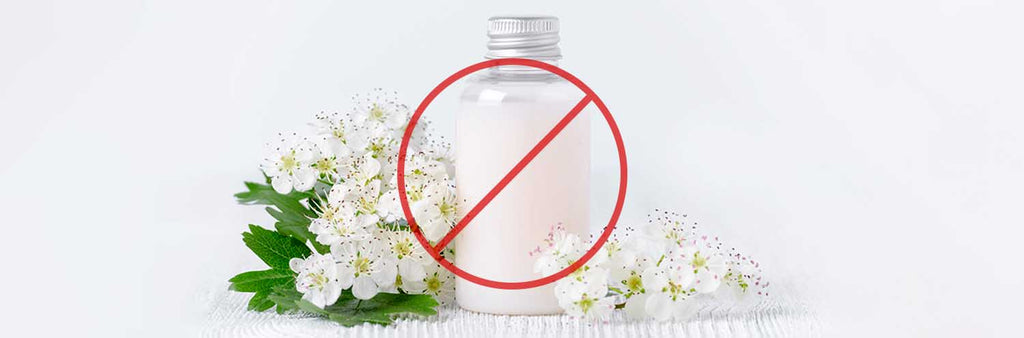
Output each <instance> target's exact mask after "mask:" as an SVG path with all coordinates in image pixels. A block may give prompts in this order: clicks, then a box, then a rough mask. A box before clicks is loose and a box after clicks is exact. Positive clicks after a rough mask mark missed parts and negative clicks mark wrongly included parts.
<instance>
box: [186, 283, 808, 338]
mask: <svg viewBox="0 0 1024 338" xmlns="http://www.w3.org/2000/svg"><path fill="white" fill-rule="evenodd" d="M776 286H777V284H776V285H773V292H774V293H773V294H772V296H771V297H770V298H767V299H765V300H764V301H762V302H760V303H759V304H756V305H752V306H746V307H745V308H742V309H741V308H737V307H730V306H725V305H723V304H705V305H704V306H703V308H702V309H701V311H700V312H699V313H698V314H697V315H696V316H695V317H694V318H692V319H691V320H688V321H685V322H655V321H632V320H627V319H626V318H624V316H623V314H622V311H616V314H615V315H614V316H613V317H612V318H610V319H609V320H607V321H602V322H591V321H585V320H580V319H574V318H570V317H568V316H564V315H562V316H498V315H489V314H480V313H474V312H469V311H465V310H462V309H460V308H458V307H455V306H448V307H444V308H441V309H439V311H438V312H439V313H438V315H437V316H433V317H429V318H416V319H399V320H397V321H396V322H395V323H394V324H393V325H390V326H387V327H384V326H380V325H371V324H364V325H361V326H356V327H351V328H346V327H343V326H341V325H338V324H336V323H334V322H331V321H328V320H325V319H321V318H316V317H311V316H305V315H298V314H290V315H278V314H276V313H274V312H273V311H267V312H263V313H257V312H252V311H247V310H246V302H247V301H248V299H249V296H250V294H243V293H237V292H232V291H227V285H226V284H224V285H219V286H218V288H216V289H215V290H210V291H209V292H208V293H206V294H204V295H203V296H202V297H203V298H204V299H201V300H200V301H201V302H205V303H206V304H209V307H208V309H207V312H208V313H207V315H206V318H205V323H204V325H203V336H209V337H488V338H500V337H616V338H625V337H723V336H724V337H732V336H737V337H760V336H785V337H794V336H796V337H800V336H816V335H818V334H819V331H820V325H819V324H818V321H817V318H816V317H815V316H814V314H813V312H812V311H810V310H809V309H808V307H807V306H806V305H805V304H804V303H803V302H801V301H799V298H797V297H793V296H791V295H792V294H791V293H784V292H780V291H785V290H779V289H778V288H776Z"/></svg>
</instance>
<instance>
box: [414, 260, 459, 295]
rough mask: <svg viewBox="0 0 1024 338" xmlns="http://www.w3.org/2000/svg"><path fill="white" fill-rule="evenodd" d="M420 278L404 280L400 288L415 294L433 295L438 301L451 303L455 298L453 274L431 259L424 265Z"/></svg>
mask: <svg viewBox="0 0 1024 338" xmlns="http://www.w3.org/2000/svg"><path fill="white" fill-rule="evenodd" d="M423 271H424V275H423V278H421V279H416V280H413V279H410V280H404V279H403V282H402V283H403V284H402V289H403V290H405V291H407V292H410V293H416V294H424V295H431V296H434V299H436V300H437V301H438V303H441V304H442V305H444V304H451V303H452V301H454V300H455V275H454V274H452V273H451V272H450V271H448V270H446V269H445V268H443V267H441V266H440V265H438V264H437V263H436V262H433V261H431V262H430V264H427V265H425V266H424V270H423Z"/></svg>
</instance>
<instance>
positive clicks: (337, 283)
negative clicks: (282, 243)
mask: <svg viewBox="0 0 1024 338" xmlns="http://www.w3.org/2000/svg"><path fill="white" fill-rule="evenodd" d="M288 266H289V267H290V268H291V269H292V271H295V273H297V274H298V275H297V276H296V277H295V290H297V291H299V292H300V293H302V299H303V300H306V301H309V302H310V303H313V305H316V306H317V307H319V308H323V307H324V306H328V305H331V304H334V302H335V301H337V300H338V296H340V295H341V290H343V289H346V288H348V286H347V285H345V284H344V283H343V282H342V281H341V280H339V274H338V266H337V265H336V264H335V263H334V258H333V257H332V256H331V254H329V253H328V254H324V255H321V254H318V253H313V254H312V255H310V256H309V257H306V258H305V259H302V258H292V259H291V260H290V261H289V262H288Z"/></svg>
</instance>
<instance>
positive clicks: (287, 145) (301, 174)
mask: <svg viewBox="0 0 1024 338" xmlns="http://www.w3.org/2000/svg"><path fill="white" fill-rule="evenodd" d="M278 136H279V138H278V140H277V142H275V143H273V144H270V145H268V146H267V154H266V156H265V157H264V158H263V163H261V164H260V167H261V169H263V173H264V174H265V175H267V176H268V177H270V184H271V186H273V187H274V190H275V191H277V192H278V193H282V194H287V193H289V192H291V191H292V188H294V189H295V190H298V191H306V190H309V189H312V188H313V185H314V184H316V179H317V173H316V170H315V169H314V168H313V167H312V164H313V161H315V160H316V158H315V157H316V156H315V154H314V150H313V145H312V144H310V143H309V142H308V141H307V140H305V139H303V138H300V137H298V136H297V135H296V134H291V135H283V134H280V135H278Z"/></svg>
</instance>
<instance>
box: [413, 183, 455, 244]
mask: <svg viewBox="0 0 1024 338" xmlns="http://www.w3.org/2000/svg"><path fill="white" fill-rule="evenodd" d="M457 212H458V210H457V206H456V197H455V189H453V188H452V187H451V186H449V185H448V184H447V182H437V183H435V184H430V185H428V186H427V187H426V188H425V190H424V192H423V198H422V199H420V200H419V201H418V202H416V203H414V204H413V205H412V215H413V217H415V218H416V224H417V225H419V227H420V229H421V230H422V232H423V236H425V237H426V238H427V240H429V241H438V240H440V239H441V238H442V237H444V235H445V234H446V233H448V230H451V228H452V227H453V226H455V223H456V220H457V217H458V214H457Z"/></svg>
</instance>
